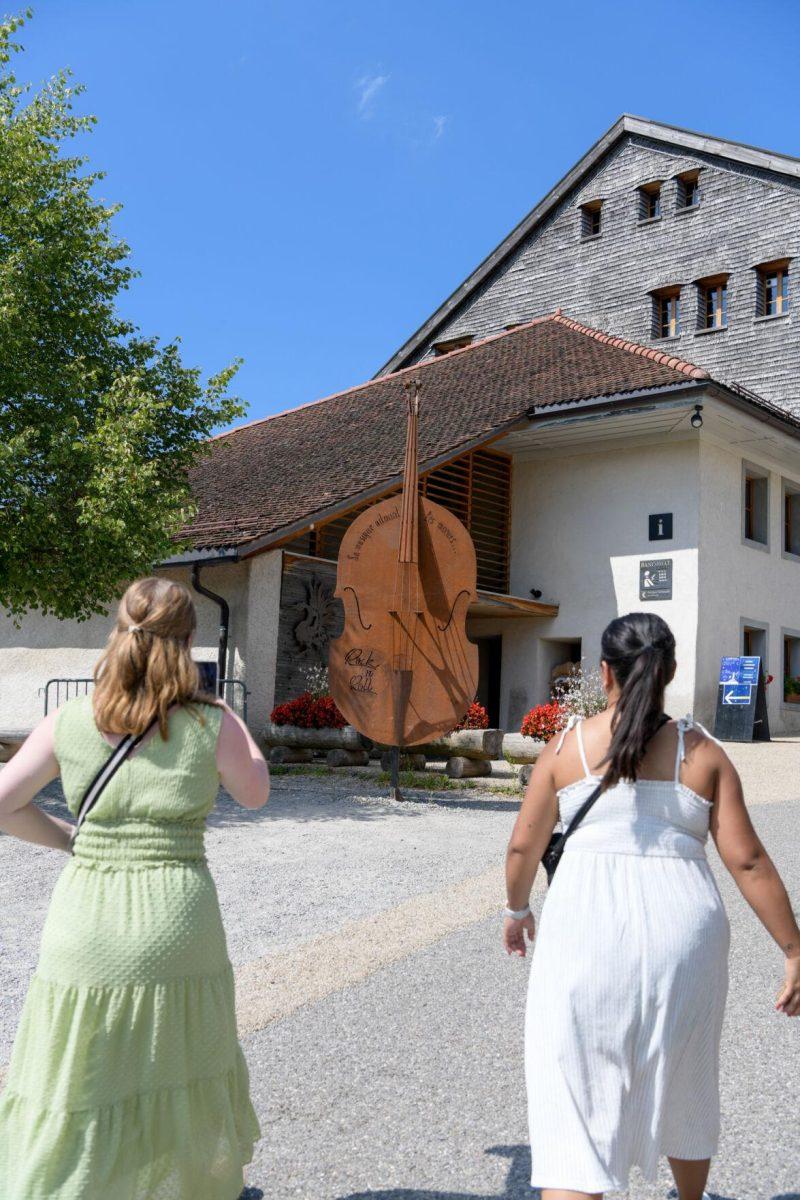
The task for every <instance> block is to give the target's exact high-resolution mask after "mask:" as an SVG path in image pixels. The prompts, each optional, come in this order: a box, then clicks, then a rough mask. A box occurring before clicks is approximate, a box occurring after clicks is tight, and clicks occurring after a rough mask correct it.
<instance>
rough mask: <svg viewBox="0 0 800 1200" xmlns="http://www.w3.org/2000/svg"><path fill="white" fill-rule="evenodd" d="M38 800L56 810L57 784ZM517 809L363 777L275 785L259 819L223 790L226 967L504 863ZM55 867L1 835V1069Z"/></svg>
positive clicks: (221, 885) (210, 839) (215, 816)
mask: <svg viewBox="0 0 800 1200" xmlns="http://www.w3.org/2000/svg"><path fill="white" fill-rule="evenodd" d="M354 787H355V788H357V789H358V794H354V792H353V789H354ZM40 799H41V800H42V801H43V802H44V803H45V805H46V807H47V808H48V809H49V810H50V811H52V812H55V813H58V814H59V815H65V813H66V810H65V808H64V805H63V797H62V793H61V789H60V787H59V785H58V784H51V785H50V787H48V788H47V789H46V790H45V791H44V792H43V793H42V796H41V797H40ZM517 805H518V799H515V798H511V797H509V798H507V797H504V796H493V795H489V796H483V797H477V796H476V797H473V794H472V793H471V792H469V793H461V792H457V791H453V792H447V793H442V795H441V796H439V797H432V798H430V799H428V800H426V801H424V802H422V801H420V802H416V801H405V802H403V803H399V804H398V803H395V802H394V801H392V800H388V799H387V798H386V796H385V789H384V790H378V789H377V788H376V787H375V786H374V785H371V784H370V783H369V782H366V781H365V782H362V781H360V780H359V781H354V780H353V779H348V778H333V779H331V778H318V777H315V776H300V775H297V776H281V777H278V778H276V779H275V780H274V781H273V791H272V797H271V799H270V802H269V804H268V805H267V807H266V808H264V809H262V810H261V811H259V812H248V811H247V810H246V809H243V808H241V807H240V806H239V805H237V804H235V803H234V801H233V800H232V799H231V798H230V797H229V796H228V795H227V794H226V793H225V792H221V793H220V797H219V800H218V803H217V806H216V808H215V809H214V812H213V813H212V814H211V817H210V819H209V830H208V835H207V850H208V858H209V862H210V865H211V869H212V871H213V874H214V877H215V879H216V881H217V887H218V891H219V896H220V904H221V907H222V912H223V918H224V920H225V927H226V930H227V936H228V949H229V952H230V956H231V961H232V962H233V963H234V965H235V966H238V965H240V964H243V963H246V962H250V961H252V960H253V959H255V958H260V957H262V956H263V955H265V954H268V953H272V952H274V951H279V950H282V949H287V948H289V947H292V946H295V945H297V944H299V943H303V942H306V941H309V940H310V939H312V938H314V937H317V936H318V935H320V934H323V933H325V932H326V931H330V930H336V929H338V928H340V927H341V926H342V925H345V924H346V923H348V922H350V921H353V920H359V919H361V918H364V917H367V916H370V915H373V914H375V913H379V912H383V911H385V910H387V909H391V908H394V907H395V906H396V905H397V904H399V903H400V902H401V901H403V900H405V899H407V898H408V897H410V896H414V895H418V894H420V893H424V892H432V891H437V890H438V889H440V888H441V887H443V886H447V885H449V884H452V883H455V882H457V881H458V880H460V879H463V878H465V877H467V876H472V875H477V874H478V873H480V872H481V871H482V870H484V869H485V868H486V867H488V866H490V865H491V864H493V863H497V862H498V861H500V859H501V858H502V854H503V851H504V849H505V843H506V841H507V839H508V834H509V830H510V828H511V824H512V823H513V820H514V814H515V812H516V809H517ZM63 866H64V858H63V857H62V855H61V854H58V853H56V852H54V851H52V850H45V849H42V848H40V847H36V846H31V845H28V844H26V843H23V842H19V841H17V840H15V839H14V838H10V837H4V836H2V835H0V878H2V881H3V882H2V891H1V892H0V895H2V915H1V916H0V995H2V996H3V997H4V1000H5V1003H4V1004H3V1005H2V1006H0V1067H1V1066H2V1064H4V1063H5V1062H7V1061H8V1057H9V1054H10V1051H11V1044H12V1041H13V1037H14V1032H15V1030H16V1026H17V1021H18V1019H19V1011H20V1008H21V1005H22V1001H23V999H24V997H25V992H26V990H27V986H28V980H29V979H30V976H31V973H32V972H33V970H34V968H35V966H36V960H37V957H38V952H39V938H40V934H41V928H42V925H43V923H44V919H45V915H46V912H47V906H48V903H49V899H50V893H51V892H52V889H53V886H54V884H55V881H56V878H57V876H58V874H59V872H60V871H61V870H62V869H63Z"/></svg>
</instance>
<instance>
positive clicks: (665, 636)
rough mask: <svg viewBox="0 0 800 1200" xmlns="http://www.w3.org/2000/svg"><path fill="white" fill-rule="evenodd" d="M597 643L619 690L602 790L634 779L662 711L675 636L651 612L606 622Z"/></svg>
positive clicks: (670, 673)
mask: <svg viewBox="0 0 800 1200" xmlns="http://www.w3.org/2000/svg"><path fill="white" fill-rule="evenodd" d="M600 647H601V657H602V658H603V660H604V661H605V662H607V663H608V665H609V667H610V668H611V670H612V671H613V672H614V678H615V679H616V681H617V683H618V684H619V689H620V696H619V700H618V701H617V703H616V707H615V708H614V713H613V716H612V718H611V745H610V746H609V748H608V754H607V755H606V757H605V759H604V760H603V761H604V762H605V763H606V764H607V766H606V772H605V775H604V776H603V787H604V788H608V787H613V786H614V784H615V783H619V781H620V780H621V779H636V774H637V772H638V770H639V767H640V766H641V762H642V759H643V758H644V755H645V750H646V748H647V743H648V742H649V740H650V738H651V737H652V736H653V734H654V733H655V732H656V730H657V729H658V726H659V721H660V719H661V716H662V714H663V712H664V689H665V688H666V686H667V684H668V683H669V681H670V679H671V678H672V675H673V672H674V670H675V638H674V637H673V636H672V630H671V629H670V627H669V625H668V624H667V623H666V621H664V620H662V619H661V617H657V616H655V614H654V613H628V615H627V616H625V617H617V619H616V620H615V621H612V622H611V624H610V625H609V626H607V628H606V629H605V631H604V633H603V637H602V639H601V642H600Z"/></svg>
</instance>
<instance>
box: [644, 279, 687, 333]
mask: <svg viewBox="0 0 800 1200" xmlns="http://www.w3.org/2000/svg"><path fill="white" fill-rule="evenodd" d="M651 295H652V299H653V329H652V335H653V337H654V338H675V337H680V332H681V289H680V288H679V287H669V288H661V289H660V290H659V291H657V292H652V293H651Z"/></svg>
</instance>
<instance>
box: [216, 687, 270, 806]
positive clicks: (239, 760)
mask: <svg viewBox="0 0 800 1200" xmlns="http://www.w3.org/2000/svg"><path fill="white" fill-rule="evenodd" d="M222 708H223V710H224V711H223V714H222V725H221V727H220V731H219V738H218V739H217V770H218V771H219V775H220V779H221V780H222V786H223V787H224V788H225V791H226V792H230V794H231V795H232V796H233V798H234V800H235V801H236V803H237V804H241V805H242V806H243V807H244V808H263V807H264V805H265V804H266V803H267V800H269V767H268V766H267V763H266V760H265V758H264V755H263V754H262V753H261V751H260V750H259V748H258V746H257V745H256V744H255V742H254V741H253V739H252V737H251V736H250V730H249V729H248V728H247V726H246V725H245V723H244V721H243V720H242V719H241V718H240V717H237V715H236V713H235V712H233V711H232V710H231V709H230V708H228V706H227V704H223V705H222Z"/></svg>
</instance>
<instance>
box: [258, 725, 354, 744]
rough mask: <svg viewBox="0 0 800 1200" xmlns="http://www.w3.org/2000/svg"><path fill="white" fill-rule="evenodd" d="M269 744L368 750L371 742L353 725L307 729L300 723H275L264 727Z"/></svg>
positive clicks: (265, 740) (264, 735)
mask: <svg viewBox="0 0 800 1200" xmlns="http://www.w3.org/2000/svg"><path fill="white" fill-rule="evenodd" d="M262 736H263V738H264V742H265V743H266V745H267V746H289V747H291V748H293V749H297V750H368V749H369V748H370V746H371V742H370V741H369V739H368V738H364V737H362V736H361V734H360V733H359V732H358V730H357V729H354V728H353V726H352V725H345V727H344V728H343V729H331V728H327V729H305V728H302V727H301V726H300V725H275V724H274V723H273V722H272V721H269V722H268V723H267V725H266V726H265V728H264V733H263V735H262Z"/></svg>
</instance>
